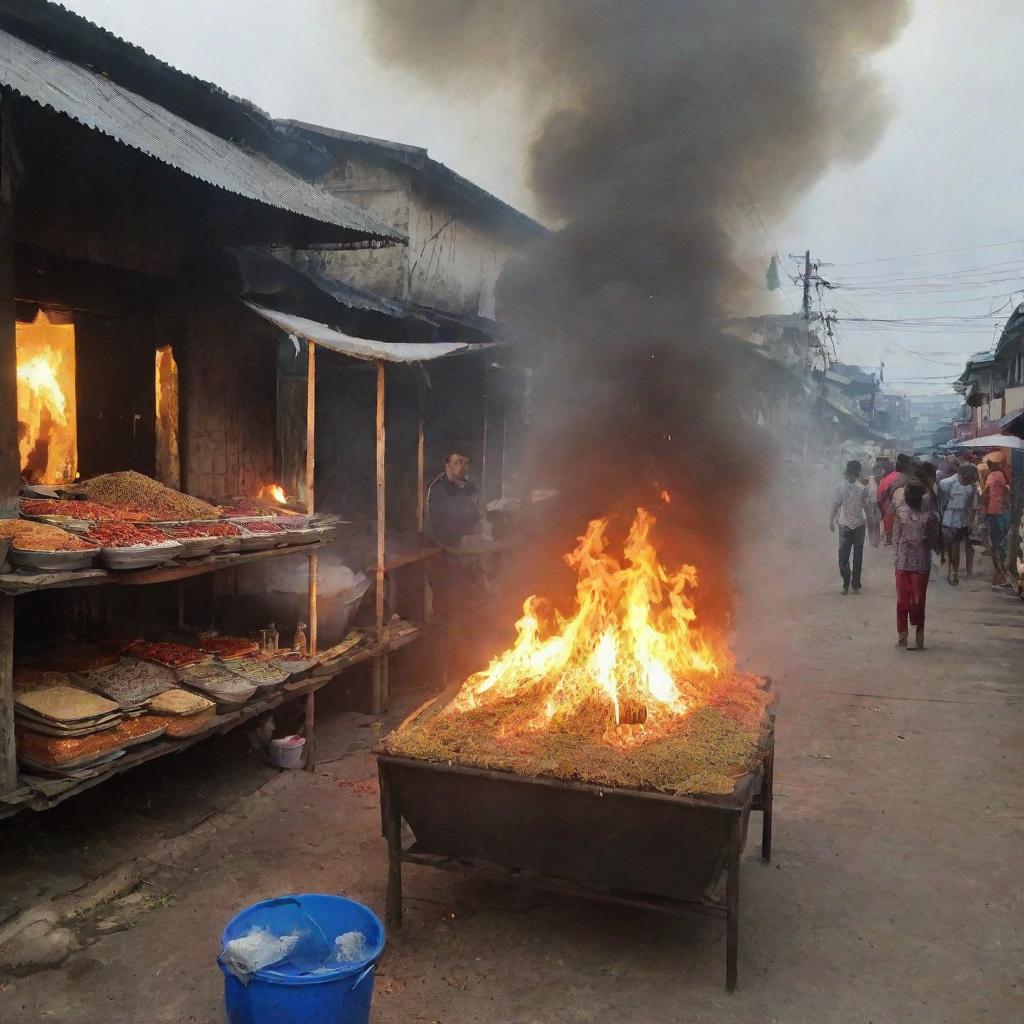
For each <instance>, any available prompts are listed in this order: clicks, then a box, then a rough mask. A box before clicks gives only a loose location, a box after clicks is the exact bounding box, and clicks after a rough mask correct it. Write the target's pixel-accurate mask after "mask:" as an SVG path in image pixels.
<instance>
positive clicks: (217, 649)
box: [199, 636, 259, 661]
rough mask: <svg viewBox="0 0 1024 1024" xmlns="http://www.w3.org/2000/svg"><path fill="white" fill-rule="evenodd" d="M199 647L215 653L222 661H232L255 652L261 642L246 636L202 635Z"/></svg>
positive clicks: (209, 652) (208, 652)
mask: <svg viewBox="0 0 1024 1024" xmlns="http://www.w3.org/2000/svg"><path fill="white" fill-rule="evenodd" d="M199 649H200V650H201V651H205V652H206V653H207V654H215V655H216V656H217V657H218V658H220V660H221V661H232V660H233V659H235V658H246V657H249V656H250V655H253V654H255V653H256V652H257V651H258V650H259V644H257V643H256V641H255V640H249V639H247V638H246V637H244V636H201V637H200V638H199Z"/></svg>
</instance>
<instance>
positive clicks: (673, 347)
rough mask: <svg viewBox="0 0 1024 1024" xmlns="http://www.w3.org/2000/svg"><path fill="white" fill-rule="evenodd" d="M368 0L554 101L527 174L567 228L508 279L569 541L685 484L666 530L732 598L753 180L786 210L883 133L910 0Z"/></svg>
mask: <svg viewBox="0 0 1024 1024" xmlns="http://www.w3.org/2000/svg"><path fill="white" fill-rule="evenodd" d="M370 11H371V19H370V25H371V31H372V33H373V38H374V42H375V45H376V47H377V49H378V51H379V54H380V56H381V57H382V58H383V59H385V60H386V61H389V62H392V63H395V64H398V65H401V66H402V67H404V68H406V69H408V70H411V71H413V72H415V73H417V74H418V75H419V76H421V77H422V79H423V80H424V81H425V82H427V83H429V85H430V86H431V87H432V88H435V89H437V90H438V91H439V92H441V91H447V92H448V93H449V94H450V95H452V96H455V97H462V101H461V102H463V103H465V102H466V99H465V98H466V97H471V96H473V95H475V94H477V93H479V91H480V90H483V89H501V90H509V89H512V90H516V91H517V92H518V93H519V94H520V96H521V98H522V106H523V109H524V110H526V111H531V112H532V115H528V116H533V117H535V118H536V123H535V130H534V132H533V142H532V144H531V148H530V152H529V154H528V167H529V184H530V187H531V188H532V190H533V192H534V194H535V196H536V198H537V202H538V206H539V209H540V210H541V212H542V216H544V217H545V218H546V219H547V221H548V223H549V224H551V225H553V227H554V229H555V230H554V231H553V233H552V235H551V236H550V238H549V239H547V240H546V241H545V242H544V243H542V244H541V245H540V247H539V250H538V251H537V252H534V253H531V254H529V256H528V258H526V259H524V260H522V261H521V262H519V263H518V264H517V265H515V266H514V267H512V268H510V270H509V273H508V274H507V278H508V279H507V280H506V281H505V282H503V284H504V286H505V298H506V300H507V304H506V312H507V315H510V316H511V319H512V320H513V322H514V323H515V324H516V326H517V327H518V328H519V329H520V332H521V336H522V338H523V339H524V340H523V342H522V344H523V346H525V347H527V348H528V349H529V355H528V357H527V360H528V362H530V363H531V364H532V365H534V366H535V367H536V368H537V374H536V380H537V382H538V403H537V409H538V415H537V418H536V423H535V437H534V442H535V445H534V453H535V462H534V467H533V468H534V472H535V476H534V481H535V483H536V484H537V485H538V486H542V485H550V486H554V487H556V488H558V489H559V490H560V491H561V492H562V494H563V498H564V501H563V508H564V511H565V518H564V520H563V523H562V525H563V528H564V533H559V535H558V536H554V537H553V538H552V543H553V545H554V546H555V547H561V548H562V549H563V550H564V549H565V548H566V540H567V537H571V536H572V534H573V533H574V532H579V531H580V530H581V528H582V526H583V525H584V521H585V520H586V519H587V518H588V517H591V516H594V515H601V514H608V513H616V512H622V513H625V512H627V511H629V512H631V511H632V509H634V508H635V507H636V506H637V505H639V504H643V505H646V506H648V507H653V508H655V510H656V511H657V502H656V495H657V493H658V490H660V489H661V488H665V489H667V490H668V491H669V492H670V494H671V495H672V499H673V500H672V504H671V505H670V506H668V507H667V508H662V509H661V511H660V512H659V517H660V519H661V520H662V526H663V527H664V526H665V525H668V526H669V530H668V531H667V535H668V536H667V537H664V538H663V540H662V542H663V543H664V542H665V540H670V541H671V543H672V546H673V547H674V548H676V549H677V553H678V554H679V555H681V556H682V557H683V558H685V559H686V560H687V561H690V562H692V563H694V564H696V565H697V566H698V568H699V569H700V570H701V571H702V586H701V594H702V597H701V606H700V607H701V608H702V609H704V610H705V612H706V611H707V610H708V609H715V608H724V607H727V606H728V603H729V599H730V583H729V571H728V569H729V567H730V566H731V565H732V564H734V557H733V556H734V555H735V554H736V549H737V545H738V544H739V543H741V542H742V540H743V530H742V523H741V519H740V516H741V515H742V509H743V504H744V500H745V499H746V498H747V497H748V496H749V495H750V493H751V491H752V488H753V486H754V483H755V481H756V479H757V477H758V471H759V469H760V468H762V467H763V466H764V465H765V453H764V452H763V450H762V447H761V442H760V441H759V439H758V438H757V437H756V436H755V435H754V434H753V433H752V432H751V431H750V430H748V429H747V428H744V427H743V426H742V424H741V423H740V411H739V407H738V405H737V402H736V399H735V395H734V393H733V392H732V390H731V382H732V380H733V376H734V374H733V370H734V368H735V367H736V365H737V360H738V359H741V358H742V355H740V354H738V353H737V349H736V345H735V343H734V342H731V341H729V340H728V339H727V338H725V337H723V335H722V333H721V332H720V330H719V327H718V325H719V324H720V323H721V319H722V317H724V316H728V315H733V314H736V313H740V312H745V311H746V309H747V308H748V307H749V305H750V303H751V302H752V301H754V300H753V298H752V288H753V285H752V283H751V281H750V280H749V279H748V277H747V274H746V272H745V271H744V269H743V267H744V260H745V255H746V254H744V252H743V251H742V249H741V247H740V245H739V244H738V242H737V241H736V238H735V233H734V231H733V230H732V225H733V224H734V223H735V220H736V214H737V211H738V210H741V209H744V208H746V209H749V208H751V206H752V205H753V204H756V206H757V208H758V209H759V211H760V212H761V214H762V215H763V217H764V218H765V219H766V220H768V221H770V220H772V219H774V218H778V217H780V216H781V215H782V214H784V213H785V212H786V211H787V209H788V208H789V207H790V206H791V205H792V203H793V202H794V200H795V199H796V198H797V197H798V196H800V195H801V193H803V192H804V191H805V190H806V189H808V188H809V187H810V186H811V185H812V184H813V183H814V182H815V181H816V180H817V179H818V178H820V177H821V176H822V175H823V174H824V173H825V172H826V171H827V170H828V168H829V167H831V166H833V165H835V164H837V163H842V162H847V161H856V160H859V159H861V158H863V157H864V156H865V155H866V154H867V153H869V152H870V150H871V148H872V147H873V145H874V144H875V142H876V141H877V140H878V138H879V136H880V134H881V131H882V129H883V128H884V125H885V122H886V116H887V110H888V104H887V101H886V96H885V94H884V91H883V89H882V87H881V83H880V82H879V80H878V79H877V77H876V76H875V74H874V73H873V71H872V69H871V66H870V57H871V56H872V54H873V53H874V52H876V51H877V50H878V49H880V48H881V47H884V46H886V45H887V44H889V43H891V42H892V41H893V40H894V39H895V37H896V36H897V34H898V33H899V31H900V29H901V28H902V26H903V25H904V24H905V23H906V21H907V19H908V16H909V4H908V2H906V0H858V2H856V3H842V2H838V0H836V2H832V3H829V2H821V0H817V2H815V0H771V2H754V3H752V2H750V0H643V2H633V3H629V2H623V0H431V2H430V3H420V2H415V0H377V2H376V3H374V4H373V5H372V7H371V8H370ZM760 269H762V268H760V267H759V270H760ZM762 273H763V270H762ZM762 280H763V278H762ZM761 287H763V285H761ZM793 498H794V500H797V501H798V500H799V496H798V495H795V496H793ZM784 514H785V511H784V510H782V509H780V515H784ZM556 532H557V531H556ZM545 557H546V555H545Z"/></svg>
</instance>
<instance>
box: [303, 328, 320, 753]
mask: <svg viewBox="0 0 1024 1024" xmlns="http://www.w3.org/2000/svg"><path fill="white" fill-rule="evenodd" d="M306 352H307V361H306V512H307V513H309V515H313V513H314V512H315V511H316V503H315V500H316V345H315V344H314V343H313V342H312V341H309V340H307V341H306ZM318 561H319V560H318V558H317V553H316V552H315V551H314V552H312V553H311V554H310V556H309V607H308V609H307V612H306V614H307V615H308V617H309V619H308V622H307V623H306V625H307V626H308V629H309V632H308V633H307V637H306V639H307V642H308V643H309V653H310V654H316V644H317V636H316V634H317V607H316V605H317V569H318ZM305 725H306V727H305V734H306V766H305V767H306V771H309V772H311V771H313V769H314V768H316V731H315V730H316V694H315V693H310V694H309V695H308V696H307V697H306V723H305Z"/></svg>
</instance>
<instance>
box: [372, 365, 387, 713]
mask: <svg viewBox="0 0 1024 1024" xmlns="http://www.w3.org/2000/svg"><path fill="white" fill-rule="evenodd" d="M384 383H385V381H384V363H383V362H381V361H380V360H378V361H377V422H376V425H377V566H376V574H375V575H376V578H375V583H376V586H375V597H376V602H375V604H376V607H375V609H374V611H375V619H374V621H375V625H376V630H377V648H378V649H377V656H376V657H375V658H374V660H373V713H374V714H375V715H378V714H380V713H381V712H382V711H384V710H385V708H387V705H388V653H387V651H386V650H385V648H384V565H385V558H386V557H387V551H386V543H385V542H386V539H387V538H386V533H387V522H386V505H385V485H386V475H385V463H384V454H385V437H384Z"/></svg>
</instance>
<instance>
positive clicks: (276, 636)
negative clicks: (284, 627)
mask: <svg viewBox="0 0 1024 1024" xmlns="http://www.w3.org/2000/svg"><path fill="white" fill-rule="evenodd" d="M280 643H281V634H280V633H279V632H278V631H277V627H276V626H275V625H274V623H272V622H271V623H270V625H269V626H267V649H266V652H267V654H277V648H278V647H279V646H280Z"/></svg>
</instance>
